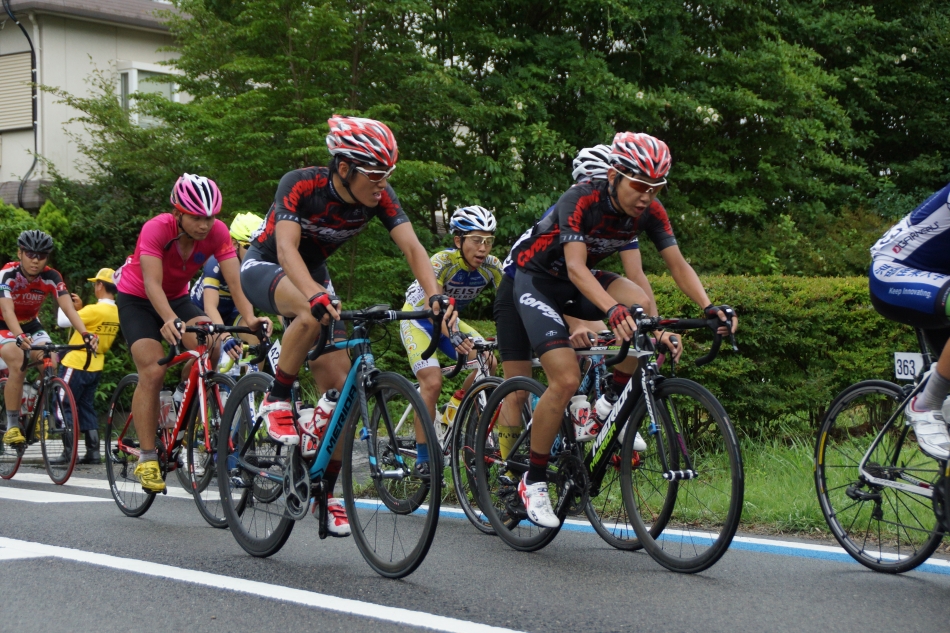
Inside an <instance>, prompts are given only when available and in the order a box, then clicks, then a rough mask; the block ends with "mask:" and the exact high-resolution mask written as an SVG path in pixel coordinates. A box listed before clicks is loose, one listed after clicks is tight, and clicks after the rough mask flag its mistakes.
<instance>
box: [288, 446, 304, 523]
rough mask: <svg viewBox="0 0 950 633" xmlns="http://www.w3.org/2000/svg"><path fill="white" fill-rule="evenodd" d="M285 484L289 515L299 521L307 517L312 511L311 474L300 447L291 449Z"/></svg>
mask: <svg viewBox="0 0 950 633" xmlns="http://www.w3.org/2000/svg"><path fill="white" fill-rule="evenodd" d="M283 483H284V499H285V505H286V506H287V515H288V516H289V517H290V518H291V519H293V520H294V521H299V520H301V519H303V518H304V517H305V516H307V511H308V510H309V509H310V473H309V472H307V468H306V467H305V466H304V463H303V458H302V457H301V456H300V450H299V448H298V447H293V448H292V449H291V453H290V459H289V460H288V463H287V470H285V471H284V482H283Z"/></svg>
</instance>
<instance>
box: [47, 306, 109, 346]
mask: <svg viewBox="0 0 950 633" xmlns="http://www.w3.org/2000/svg"><path fill="white" fill-rule="evenodd" d="M56 302H57V303H58V304H59V309H60V310H62V311H63V314H65V315H66V318H67V319H69V322H70V323H71V324H72V326H73V327H74V328H76V331H77V332H79V334H80V335H81V336H82V339H83V340H84V341H85V342H86V343H88V344H89V349H91V350H92V351H93V352H95V351H96V350H97V349H99V337H98V336H96V335H95V334H92V333H91V332H89V331H88V330H86V324H85V323H83V322H82V317H80V316H79V313H78V312H77V311H76V308H75V306H74V305H73V299H72V297H70V296H69V295H68V294H61V295H59V296H58V297H56Z"/></svg>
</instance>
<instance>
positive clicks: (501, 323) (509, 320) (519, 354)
mask: <svg viewBox="0 0 950 633" xmlns="http://www.w3.org/2000/svg"><path fill="white" fill-rule="evenodd" d="M514 295H515V282H514V279H512V278H511V277H509V276H508V275H502V277H501V283H500V284H498V289H497V290H496V291H495V304H494V306H492V316H494V318H495V328H496V331H497V334H496V335H495V338H496V339H497V341H498V353H499V354H500V355H501V361H502V362H508V361H516V360H531V357H532V354H531V340H530V339H528V333H527V332H526V331H525V329H524V323H522V322H521V317H520V316H518V309H517V308H516V307H515V300H514Z"/></svg>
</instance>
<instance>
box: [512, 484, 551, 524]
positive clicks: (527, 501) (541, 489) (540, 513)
mask: <svg viewBox="0 0 950 633" xmlns="http://www.w3.org/2000/svg"><path fill="white" fill-rule="evenodd" d="M518 496H519V497H521V502H522V503H523V504H524V507H525V510H527V512H528V520H529V521H531V522H532V523H534V524H535V525H537V526H538V527H543V528H556V527H558V526H560V525H561V520H560V519H558V518H557V515H556V514H554V509H553V508H552V507H551V497H549V496H548V484H547V482H546V481H539V482H537V483H533V484H528V473H525V474H524V476H523V477H522V478H521V481H520V482H518Z"/></svg>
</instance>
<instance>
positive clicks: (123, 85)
mask: <svg viewBox="0 0 950 633" xmlns="http://www.w3.org/2000/svg"><path fill="white" fill-rule="evenodd" d="M117 71H118V86H117V89H118V93H119V105H121V106H122V109H123V110H125V111H126V112H127V113H128V115H129V121H131V122H132V123H133V124H134V125H139V115H138V113H137V112H132V111H131V110H132V106H133V105H134V103H135V98H134V97H133V96H132V95H134V94H135V93H136V92H138V90H139V71H142V72H147V73H154V74H158V75H166V76H168V78H169V82H168V83H169V84H171V100H172V102H173V103H181V92H179V90H178V82H176V81H175V77H176V76H177V75H181V74H182V73H181V71H179V70H176V69H173V68H168V67H167V66H161V65H159V64H149V63H145V62H128V61H120V62H118V68H117Z"/></svg>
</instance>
